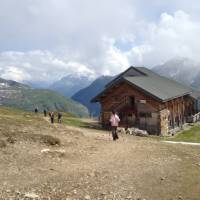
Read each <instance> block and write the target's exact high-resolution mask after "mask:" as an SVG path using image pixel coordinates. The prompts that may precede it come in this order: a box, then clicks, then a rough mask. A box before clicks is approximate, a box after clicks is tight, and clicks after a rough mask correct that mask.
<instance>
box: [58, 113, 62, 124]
mask: <svg viewBox="0 0 200 200" xmlns="http://www.w3.org/2000/svg"><path fill="white" fill-rule="evenodd" d="M61 118H62V113H61V112H58V123H60V124H61Z"/></svg>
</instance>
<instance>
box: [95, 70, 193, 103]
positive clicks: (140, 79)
mask: <svg viewBox="0 0 200 200" xmlns="http://www.w3.org/2000/svg"><path fill="white" fill-rule="evenodd" d="M133 70H135V71H136V72H138V71H139V72H141V73H139V74H138V73H135V74H134V72H133ZM130 71H132V72H131V73H130ZM121 81H125V82H128V83H129V84H130V85H133V86H135V87H137V88H138V89H141V90H142V91H143V92H145V93H147V94H149V95H151V96H153V97H154V98H156V99H157V100H160V101H163V102H164V101H168V100H170V99H174V98H177V97H180V96H184V95H187V94H190V93H191V92H192V89H191V88H190V87H187V86H184V85H182V84H180V83H178V82H176V81H174V80H171V79H168V78H165V77H163V76H160V75H158V74H156V73H154V72H152V71H151V70H149V69H147V68H145V67H130V68H129V69H128V70H126V71H125V72H124V73H121V74H120V76H118V77H117V78H116V79H115V80H113V81H112V82H110V84H108V85H107V86H106V88H105V90H104V91H102V92H101V93H100V94H99V95H97V96H96V97H95V98H93V99H92V102H97V101H99V100H100V98H101V97H102V95H105V92H106V91H108V90H109V89H110V88H111V87H113V86H114V85H115V84H117V83H119V82H121Z"/></svg>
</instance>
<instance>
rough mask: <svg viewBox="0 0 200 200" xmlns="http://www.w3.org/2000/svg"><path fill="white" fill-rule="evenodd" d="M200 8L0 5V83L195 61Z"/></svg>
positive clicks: (136, 0)
mask: <svg viewBox="0 0 200 200" xmlns="http://www.w3.org/2000/svg"><path fill="white" fill-rule="evenodd" d="M199 10H200V2H199V0H191V1H188V0H151V1H148V0H0V28H1V29H0V76H1V77H3V78H6V79H13V80H17V81H21V82H23V81H28V82H41V83H42V82H45V83H51V82H53V81H55V80H58V79H60V78H61V77H63V76H65V75H67V74H76V75H80V74H87V76H88V77H91V78H94V77H95V76H99V75H102V74H104V75H107V74H113V75H114V74H117V73H119V72H121V71H122V70H124V69H126V68H127V67H129V66H130V65H135V66H147V67H149V68H151V67H153V66H155V65H158V64H162V63H163V62H165V61H167V60H169V59H171V58H174V57H179V56H181V57H188V58H192V59H194V60H196V61H200V56H199V55H200V13H199Z"/></svg>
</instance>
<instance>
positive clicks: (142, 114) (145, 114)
mask: <svg viewBox="0 0 200 200" xmlns="http://www.w3.org/2000/svg"><path fill="white" fill-rule="evenodd" d="M139 116H140V117H145V118H150V117H152V113H150V112H146V113H145V112H140V114H139Z"/></svg>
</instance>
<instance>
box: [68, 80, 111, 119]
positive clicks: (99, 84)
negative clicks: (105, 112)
mask: <svg viewBox="0 0 200 200" xmlns="http://www.w3.org/2000/svg"><path fill="white" fill-rule="evenodd" d="M112 79H113V77H112V76H101V77H99V78H98V79H96V80H95V81H94V82H92V84H91V85H89V86H88V87H86V88H84V89H82V90H80V91H79V92H77V93H76V94H75V95H74V96H72V99H74V100H75V101H78V102H80V103H81V104H83V105H84V106H86V107H87V108H88V110H89V112H90V114H91V115H92V116H98V115H99V112H100V105H99V104H98V103H91V102H90V100H91V99H92V98H93V97H94V96H96V95H97V94H98V93H99V92H101V91H102V90H103V89H104V87H105V85H106V84H107V83H108V82H110V81H111V80H112Z"/></svg>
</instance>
